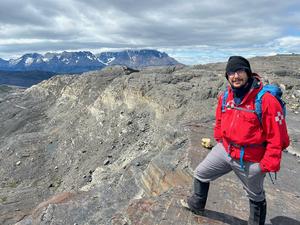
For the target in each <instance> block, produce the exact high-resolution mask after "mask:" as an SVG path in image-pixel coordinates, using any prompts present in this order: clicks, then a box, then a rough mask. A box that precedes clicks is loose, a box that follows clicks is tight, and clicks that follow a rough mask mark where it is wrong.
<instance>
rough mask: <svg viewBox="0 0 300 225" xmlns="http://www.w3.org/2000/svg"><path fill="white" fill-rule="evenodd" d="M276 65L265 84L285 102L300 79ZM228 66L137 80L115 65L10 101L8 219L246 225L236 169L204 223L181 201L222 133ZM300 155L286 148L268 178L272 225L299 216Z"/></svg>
mask: <svg viewBox="0 0 300 225" xmlns="http://www.w3.org/2000/svg"><path fill="white" fill-rule="evenodd" d="M297 60H298V62H299V61H300V59H298V58H297ZM265 62H266V61H262V63H265ZM280 62H281V63H282V65H287V63H288V62H289V59H286V58H284V57H283V58H282V59H281V61H280ZM267 63H269V62H267ZM259 65H260V64H258V65H256V64H255V66H257V67H259ZM262 65H264V64H262ZM269 65H270V69H269V70H267V69H265V71H264V73H265V74H267V76H268V80H269V81H273V80H274V81H276V82H279V84H281V85H284V86H285V87H286V93H288V94H287V96H292V95H294V92H297V90H299V89H300V87H299V84H298V83H299V82H297V81H299V76H294V75H293V76H278V75H276V74H272V65H271V64H270V63H269ZM224 67H225V64H210V65H205V66H195V67H182V66H177V67H176V66H172V67H162V68H152V69H145V70H142V71H140V72H134V73H131V74H129V73H128V70H126V69H124V67H118V66H116V67H108V68H106V69H104V70H102V71H99V72H93V73H86V74H84V75H82V76H67V75H66V76H59V77H53V78H51V79H50V80H48V81H44V82H42V83H40V84H38V85H35V86H32V87H31V88H29V89H26V90H24V91H18V92H13V93H10V94H8V95H5V96H4V97H3V98H2V100H1V103H0V120H1V123H0V124H1V125H0V126H1V129H0V138H1V142H0V154H1V158H0V174H1V183H0V224H5V225H6V224H18V225H25V224H26V225H29V224H45V225H46V224H53V225H54V224H91V225H92V224H122V225H125V224H149V225H150V224H153V225H154V224H178V225H179V224H245V223H246V222H245V221H246V220H247V217H248V200H247V198H246V196H245V193H244V191H243V190H242V186H241V184H240V183H239V181H238V180H237V178H235V176H234V174H228V175H226V176H224V177H222V178H220V179H219V180H218V181H216V182H213V183H212V185H211V190H210V195H209V201H208V205H207V208H208V210H207V216H206V217H199V216H195V215H193V214H192V213H190V212H189V211H187V210H185V209H183V208H182V207H180V204H179V200H180V199H181V198H185V196H186V195H188V194H189V193H190V191H191V182H192V173H193V169H194V168H195V167H196V166H197V164H198V163H199V162H200V161H201V159H203V158H204V157H205V156H206V155H207V153H208V152H209V150H207V149H204V148H202V147H201V145H200V142H201V138H202V137H209V138H213V137H212V129H213V123H214V110H215V106H216V102H217V95H218V93H219V92H220V91H222V90H224V88H225V86H226V80H225V78H224V72H223V71H224ZM289 69H290V70H292V71H294V72H295V73H296V72H297V69H296V66H294V67H289ZM254 71H255V69H254ZM297 85H298V86H297ZM288 100H289V102H288V109H289V111H291V110H292V111H291V113H290V115H291V116H290V117H289V118H290V120H291V123H293V124H294V125H295V127H294V128H295V129H294V130H291V132H292V133H293V135H294V136H295V139H294V140H293V143H292V146H293V148H294V150H295V151H296V152H297V151H299V148H298V147H297V141H298V140H297V139H296V138H297V135H298V134H299V133H297V132H299V130H297V128H296V125H297V123H299V116H298V115H297V114H296V112H297V110H298V108H297V107H296V108H295V109H292V108H291V105H292V104H295V102H297V101H298V100H299V98H298V100H297V97H296V96H295V98H293V97H290V99H288ZM297 160H298V159H297V158H296V157H295V156H292V155H291V154H288V153H284V156H283V163H282V170H281V172H280V173H279V175H278V176H279V178H278V181H276V185H275V186H274V185H272V184H271V182H270V181H269V180H268V179H266V191H267V198H268V204H269V206H268V209H269V212H268V220H269V221H271V223H272V224H282V221H288V222H289V223H292V222H293V221H297V220H298V221H299V220H300V218H299V209H298V206H299V203H300V198H299V196H300V189H299V187H300V181H299V179H295V176H297V174H298V173H299V172H300V167H299V164H298V161H297ZM285 224H288V223H285Z"/></svg>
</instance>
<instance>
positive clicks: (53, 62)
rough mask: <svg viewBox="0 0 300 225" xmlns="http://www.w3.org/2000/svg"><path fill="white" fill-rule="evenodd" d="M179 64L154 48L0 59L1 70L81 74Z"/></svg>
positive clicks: (28, 54)
mask: <svg viewBox="0 0 300 225" xmlns="http://www.w3.org/2000/svg"><path fill="white" fill-rule="evenodd" d="M177 64H180V63H179V62H178V61H176V60H175V59H173V58H171V57H169V56H168V54H166V53H164V52H160V51H157V50H151V49H141V50H125V51H120V52H103V53H100V54H97V55H94V54H93V53H91V52H89V51H80V52H67V51H64V52H62V53H46V54H44V55H42V54H38V53H27V54H24V55H23V56H21V57H20V58H17V59H10V60H4V59H0V70H2V71H47V72H54V73H82V72H87V71H92V70H99V69H102V68H104V67H106V66H110V65H124V66H128V67H131V68H134V69H138V68H144V67H148V66H167V65H177Z"/></svg>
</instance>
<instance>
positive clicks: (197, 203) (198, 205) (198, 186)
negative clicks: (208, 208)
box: [187, 178, 209, 215]
mask: <svg viewBox="0 0 300 225" xmlns="http://www.w3.org/2000/svg"><path fill="white" fill-rule="evenodd" d="M208 190H209V183H204V182H201V181H200V180H197V179H196V178H194V193H193V195H192V196H191V197H188V198H187V205H188V208H189V209H190V210H191V211H192V212H194V213H196V214H200V215H201V214H202V213H203V211H204V209H205V205H206V200H207V195H208Z"/></svg>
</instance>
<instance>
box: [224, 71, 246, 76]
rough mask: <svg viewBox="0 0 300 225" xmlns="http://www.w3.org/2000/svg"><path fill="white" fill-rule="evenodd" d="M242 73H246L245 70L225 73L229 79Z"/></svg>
mask: <svg viewBox="0 0 300 225" xmlns="http://www.w3.org/2000/svg"><path fill="white" fill-rule="evenodd" d="M244 72H246V70H245V69H239V70H237V71H235V72H228V73H227V76H229V77H232V76H234V75H235V74H237V75H239V76H240V75H242V74H243V73H244Z"/></svg>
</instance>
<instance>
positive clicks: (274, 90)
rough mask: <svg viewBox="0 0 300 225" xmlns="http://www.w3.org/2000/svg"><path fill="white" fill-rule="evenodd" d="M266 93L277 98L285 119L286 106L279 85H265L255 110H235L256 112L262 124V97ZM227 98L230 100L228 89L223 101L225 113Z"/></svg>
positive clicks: (239, 108)
mask: <svg viewBox="0 0 300 225" xmlns="http://www.w3.org/2000/svg"><path fill="white" fill-rule="evenodd" d="M266 92H269V93H270V94H271V95H273V96H274V97H276V99H277V100H278V102H279V103H280V105H281V107H282V111H283V114H284V117H285V116H286V106H285V102H284V101H283V99H282V90H281V89H280V87H278V86H277V85H274V84H267V85H264V86H263V88H262V89H261V90H260V91H259V92H258V93H257V95H256V97H255V108H254V110H249V109H244V108H241V107H234V108H235V109H237V110H244V111H250V112H254V113H255V114H256V115H257V117H258V119H259V121H260V123H262V97H263V96H264V94H265V93H266ZM227 98H228V90H227V89H226V91H225V92H224V95H223V99H222V112H224V111H225V108H226V101H227Z"/></svg>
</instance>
